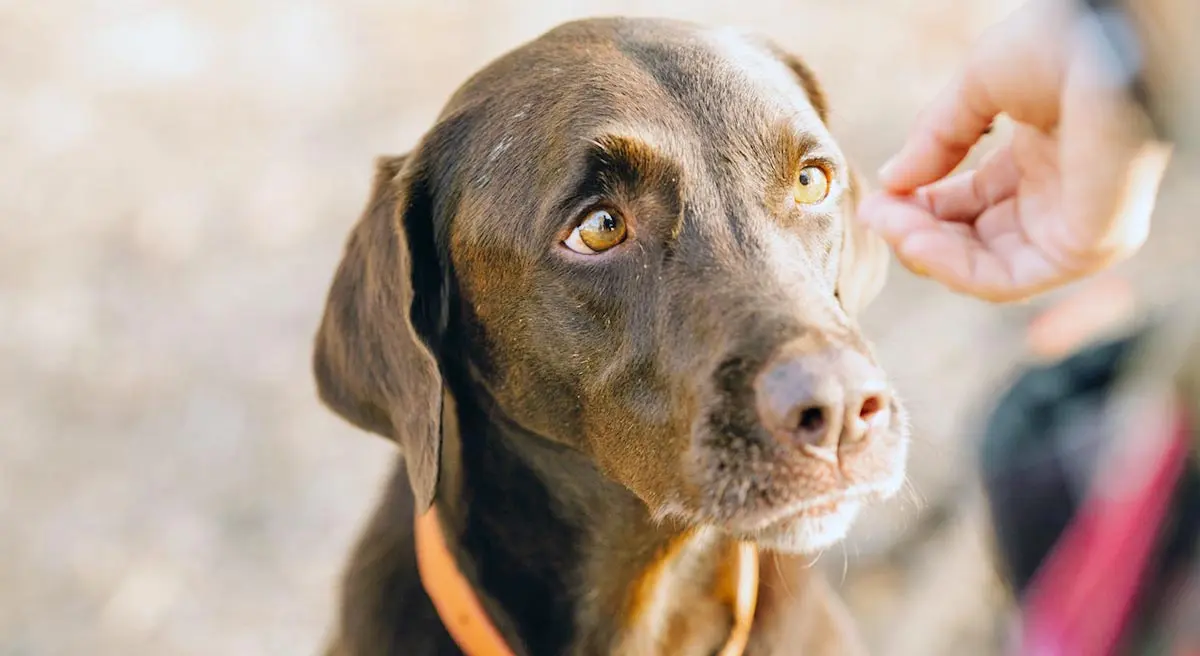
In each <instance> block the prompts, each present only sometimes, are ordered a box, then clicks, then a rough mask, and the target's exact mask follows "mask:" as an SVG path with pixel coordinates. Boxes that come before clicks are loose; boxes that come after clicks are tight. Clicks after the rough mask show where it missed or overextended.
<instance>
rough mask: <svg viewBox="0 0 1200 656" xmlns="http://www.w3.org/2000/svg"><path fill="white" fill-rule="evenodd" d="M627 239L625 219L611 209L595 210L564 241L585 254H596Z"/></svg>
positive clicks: (567, 245)
mask: <svg viewBox="0 0 1200 656" xmlns="http://www.w3.org/2000/svg"><path fill="white" fill-rule="evenodd" d="M623 241H625V219H623V218H621V215H620V214H618V213H616V212H611V211H609V210H594V211H592V213H591V214H588V215H587V218H585V219H584V220H583V223H580V224H579V225H578V226H576V227H575V229H574V230H572V231H571V235H570V236H569V237H567V240H566V241H564V242H563V244H565V245H566V247H567V248H569V249H571V250H573V251H575V252H576V253H582V254H584V255H595V254H596V253H601V252H603V251H606V250H608V249H610V248H612V247H613V246H616V245H617V244H620V243H621V242H623Z"/></svg>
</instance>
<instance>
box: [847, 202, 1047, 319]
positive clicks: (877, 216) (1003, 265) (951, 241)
mask: <svg viewBox="0 0 1200 656" xmlns="http://www.w3.org/2000/svg"><path fill="white" fill-rule="evenodd" d="M1014 207H1015V203H1014V202H1013V201H1012V200H1011V199H1010V200H1006V201H1003V202H1001V203H999V204H998V205H989V206H988V208H987V209H986V210H985V211H984V213H983V214H982V215H981V216H983V217H985V218H986V219H987V220H988V221H990V222H993V223H997V224H1000V225H1009V226H1012V225H1015V219H1014V218H1013V216H1011V215H1012V212H1013V211H1014ZM860 208H861V209H860V211H861V212H862V213H863V216H864V217H868V219H869V220H866V221H865V222H867V223H868V225H869V226H870V227H871V228H872V229H873V230H874V231H875V232H876V233H877V234H879V235H880V236H881V237H882V238H883V239H884V241H886V242H887V243H888V245H889V246H890V247H891V248H892V252H893V253H894V254H895V255H896V259H897V260H899V261H900V263H901V264H902V265H904V267H905V268H907V269H908V270H909V271H912V272H913V273H915V274H917V275H919V276H924V277H927V278H930V279H933V280H935V281H937V282H939V283H941V284H943V285H944V286H946V287H948V288H950V289H952V290H954V291H957V292H960V293H965V294H971V295H972V296H975V297H977V298H980V299H983V300H986V301H992V302H1008V301H1015V300H1022V299H1026V298H1029V297H1030V296H1033V295H1034V294H1037V293H1040V292H1042V291H1044V290H1046V289H1048V288H1050V287H1052V286H1054V285H1055V284H1057V283H1058V282H1059V278H1060V277H1061V276H1060V272H1059V271H1058V269H1057V268H1056V267H1055V266H1054V265H1053V264H1052V263H1050V262H1049V261H1047V260H1046V259H1045V257H1043V256H1042V254H1041V253H1039V252H1038V250H1037V249H1036V248H1035V247H1034V246H1033V245H1031V244H1029V243H1028V241H1027V240H1025V239H1023V238H1022V237H1021V236H1020V235H1019V234H1018V233H1015V232H1009V233H1008V234H1005V235H999V236H997V237H996V238H995V239H990V240H988V241H983V240H982V239H981V238H980V234H979V232H978V231H976V230H975V228H974V226H972V225H971V224H968V223H960V222H952V221H945V220H942V219H941V218H939V217H936V216H934V215H933V214H932V213H930V212H929V209H928V208H927V207H926V206H924V205H922V203H921V201H919V200H916V199H914V198H912V197H896V196H891V195H888V194H883V193H877V194H875V195H872V196H870V197H868V198H866V199H864V200H863V202H862V204H861V206H860ZM1003 215H1007V216H1003Z"/></svg>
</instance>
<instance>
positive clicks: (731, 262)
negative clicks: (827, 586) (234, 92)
mask: <svg viewBox="0 0 1200 656" xmlns="http://www.w3.org/2000/svg"><path fill="white" fill-rule="evenodd" d="M824 112H825V109H824V100H823V99H822V98H821V97H820V92H819V90H818V89H817V88H816V84H815V82H814V80H813V77H812V75H811V73H809V72H808V70H807V69H805V68H804V67H803V66H802V65H801V64H800V63H799V62H798V61H797V60H795V59H794V58H792V57H790V56H788V55H786V54H784V53H782V52H781V51H780V50H778V49H777V48H775V47H773V46H772V45H771V44H769V43H768V42H766V41H764V40H761V39H758V38H755V37H752V36H747V35H744V34H741V33H736V32H732V31H728V30H706V29H702V28H699V27H695V26H691V25H687V24H683V23H676V22H667V21H649V20H596V21H583V22H577V23H570V24H567V25H565V26H563V27H560V28H558V29H556V30H554V31H552V32H550V33H548V34H546V35H544V36H543V37H541V38H540V39H538V40H536V41H534V42H532V43H530V44H528V45H526V46H524V47H522V48H520V49H518V50H516V51H514V52H512V53H510V54H509V55H506V56H505V57H503V58H501V59H500V60H498V61H497V62H495V63H493V64H492V65H491V66H489V67H488V68H486V69H485V70H484V71H482V72H481V73H479V74H477V75H476V76H475V77H473V78H472V79H471V80H470V81H468V82H467V84H466V85H464V86H463V87H462V88H461V89H460V91H459V92H458V93H457V94H456V95H455V97H454V98H453V99H452V100H451V101H450V103H449V105H448V106H447V109H446V110H445V112H444V113H443V115H442V117H441V119H440V120H439V122H438V124H437V125H436V126H435V127H434V128H433V129H432V130H431V131H430V132H429V133H428V134H427V135H426V137H425V138H424V139H423V140H422V143H421V144H420V145H419V146H418V148H417V149H416V150H414V152H413V153H412V154H410V155H409V156H407V157H405V158H395V159H391V160H385V161H384V162H383V163H382V165H381V172H380V174H379V176H378V178H377V184H376V190H375V198H374V199H373V201H372V204H371V206H370V207H369V208H368V211H367V213H366V215H365V216H364V218H363V219H362V221H361V222H360V224H359V226H358V227H357V228H356V231H355V234H354V235H353V236H352V238H351V242H350V245H349V247H348V250H347V254H346V258H345V260H344V261H343V263H342V265H341V269H340V270H339V273H338V276H337V279H336V280H335V282H334V287H333V290H332V291H331V295H330V302H329V308H328V309H327V312H326V317H325V322H324V324H323V325H322V329H321V333H320V335H319V337H318V346H317V354H316V371H317V376H318V381H319V384H320V388H321V392H322V396H323V398H325V400H326V401H327V402H328V403H329V404H330V405H331V406H332V407H334V409H336V410H337V411H338V412H339V413H341V414H343V415H344V416H346V417H347V418H348V419H350V420H351V421H353V422H354V423H356V424H358V425H360V426H363V427H365V428H368V429H371V430H375V431H377V432H380V433H383V434H385V435H389V436H392V437H394V438H396V439H397V440H399V441H400V442H401V445H402V447H403V448H404V449H405V455H406V458H407V459H408V466H409V471H410V477H411V479H412V480H413V482H414V486H415V487H416V488H417V489H416V492H417V497H418V502H419V503H422V504H425V503H428V502H429V500H430V499H431V498H432V494H433V484H434V482H435V481H436V463H437V437H438V435H437V425H436V424H437V419H438V417H439V414H438V410H437V409H438V402H439V399H440V394H441V373H442V371H441V370H442V369H444V368H446V367H448V366H454V367H457V368H459V369H461V370H462V371H463V372H464V374H465V375H466V376H469V378H470V380H471V382H472V385H473V386H474V389H477V390H478V391H479V393H480V394H484V395H486V396H488V397H490V399H489V404H494V405H492V406H491V407H494V408H495V409H496V410H497V411H499V412H500V413H502V414H503V415H504V417H505V419H506V420H507V421H510V422H513V423H515V424H517V425H519V426H521V427H522V428H524V429H525V430H527V431H529V432H532V433H534V434H536V435H539V436H541V437H543V438H544V439H547V440H551V441H554V442H557V443H560V444H562V445H566V446H568V447H570V448H573V449H576V450H578V451H580V452H582V453H584V454H586V455H588V456H589V457H590V458H591V459H592V460H593V461H594V462H595V464H596V466H597V467H598V468H599V470H600V471H601V472H603V473H604V474H605V475H607V476H608V477H609V478H611V479H613V480H615V481H617V482H619V483H621V484H622V485H624V486H625V487H627V488H628V489H629V490H631V491H632V492H633V493H635V494H636V495H637V496H638V497H639V498H641V499H642V500H643V501H644V502H645V503H646V504H647V506H648V507H649V509H650V511H651V512H652V513H654V514H656V515H658V516H668V515H671V516H676V517H678V518H682V519H684V520H685V521H688V522H691V523H696V524H704V525H711V526H717V527H719V528H722V529H724V530H726V531H728V532H729V533H731V534H734V535H737V536H739V537H743V538H749V539H754V540H757V541H758V542H760V543H761V544H763V545H764V546H767V547H772V548H777V549H781V550H786V551H810V550H813V549H820V548H823V547H825V546H828V545H829V544H830V543H832V542H834V541H836V540H837V539H840V538H841V537H842V535H843V534H844V533H845V531H846V530H847V528H848V527H849V525H850V523H851V522H852V520H853V517H854V515H855V514H856V512H857V510H858V507H859V504H860V503H861V502H862V501H863V500H866V499H868V498H871V497H881V496H887V495H890V494H892V493H894V492H895V491H896V489H897V488H898V487H899V485H900V483H901V480H902V477H903V467H904V458H905V451H906V443H907V435H906V431H907V428H906V426H905V418H904V413H903V409H902V408H901V407H900V405H899V404H898V402H897V401H896V399H895V396H894V395H893V394H892V392H891V389H890V387H889V385H888V384H887V382H886V380H885V379H884V377H883V374H882V372H880V371H879V370H878V367H877V365H876V364H875V360H874V357H873V355H872V354H871V352H870V349H869V347H868V345H867V344H866V342H865V341H864V340H863V338H862V336H861V335H860V334H859V331H858V329H857V325H856V322H855V320H854V314H855V313H856V312H857V311H858V310H859V309H860V308H861V307H862V306H863V305H864V304H865V303H866V302H867V301H868V300H869V299H870V298H871V297H872V296H874V294H875V293H877V292H878V290H879V287H880V286H881V285H882V279H883V271H884V269H885V267H886V250H885V249H884V247H883V246H882V245H881V244H880V243H878V242H876V241H874V238H872V237H869V236H867V235H865V234H864V233H862V232H861V231H859V229H858V228H856V227H855V226H854V225H853V223H852V221H851V220H850V213H851V212H852V211H853V205H854V198H853V196H854V194H855V188H854V183H853V181H852V175H851V172H850V169H849V167H848V165H847V163H846V161H845V158H844V157H843V155H842V153H841V151H840V150H839V149H838V147H837V145H836V143H835V142H834V140H833V139H832V137H831V136H830V134H829V132H828V130H827V128H826V126H825V122H824ZM451 342H452V343H453V349H454V350H455V352H454V353H447V352H446V350H447V349H448V344H450V343H451ZM451 361H452V362H453V363H454V364H450V362H451Z"/></svg>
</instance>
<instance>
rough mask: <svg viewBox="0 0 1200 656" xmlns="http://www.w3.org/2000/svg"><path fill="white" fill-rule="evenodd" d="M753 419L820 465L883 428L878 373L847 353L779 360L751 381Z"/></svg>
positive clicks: (882, 384) (884, 396)
mask: <svg viewBox="0 0 1200 656" xmlns="http://www.w3.org/2000/svg"><path fill="white" fill-rule="evenodd" d="M755 394H756V396H757V403H758V414H759V418H760V420H761V421H762V423H763V425H764V427H765V428H766V429H767V431H769V432H770V433H771V435H772V436H774V437H775V439H777V440H779V441H781V442H783V443H785V444H788V445H791V446H795V447H798V448H800V449H801V450H802V451H804V452H805V453H807V454H809V455H811V456H814V457H817V458H822V459H836V458H837V451H838V449H839V448H840V447H843V446H845V445H848V444H852V443H855V442H861V441H862V440H864V438H866V437H868V436H869V435H870V434H871V430H872V429H873V428H874V427H876V426H883V425H886V424H887V421H888V416H889V413H890V407H891V403H890V400H889V398H888V386H887V381H886V379H885V377H884V375H883V371H882V370H880V369H879V367H877V366H875V365H874V364H872V363H871V361H870V360H868V359H867V357H866V356H864V355H862V354H861V353H858V352H857V351H853V350H850V349H843V348H827V349H824V350H821V351H818V352H815V353H814V352H808V353H791V354H783V355H781V356H779V357H777V358H775V359H774V360H772V361H771V362H769V363H768V364H767V365H766V367H764V368H763V370H762V371H761V373H759V375H758V378H757V380H756V381H755Z"/></svg>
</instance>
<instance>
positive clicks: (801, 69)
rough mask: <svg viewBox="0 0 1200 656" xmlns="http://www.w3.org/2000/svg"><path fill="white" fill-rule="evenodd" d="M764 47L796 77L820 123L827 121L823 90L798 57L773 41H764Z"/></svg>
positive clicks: (814, 75) (827, 110) (811, 72)
mask: <svg viewBox="0 0 1200 656" xmlns="http://www.w3.org/2000/svg"><path fill="white" fill-rule="evenodd" d="M764 45H766V47H767V48H768V49H769V50H770V51H771V52H772V53H773V54H774V55H775V56H776V57H777V58H778V59H779V61H781V62H783V65H784V66H787V67H788V68H789V69H791V71H792V74H793V75H795V76H796V81H797V82H798V83H799V84H800V87H801V88H802V89H804V93H806V94H808V102H810V103H812V106H813V109H815V110H817V116H818V117H819V118H820V119H821V122H822V123H825V122H827V121H828V120H829V101H827V100H826V99H825V90H824V89H822V88H821V84H820V83H819V82H817V75H816V73H813V71H812V69H811V68H809V67H808V64H805V63H804V62H803V61H802V60H801V59H800V58H799V57H797V56H796V55H793V54H792V53H790V52H788V51H786V50H784V49H783V48H781V47H779V45H778V44H776V43H774V42H773V41H766V42H765V43H764Z"/></svg>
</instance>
